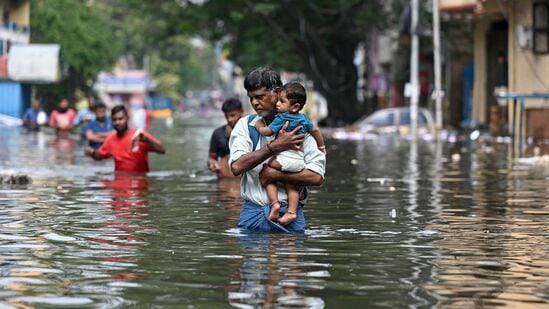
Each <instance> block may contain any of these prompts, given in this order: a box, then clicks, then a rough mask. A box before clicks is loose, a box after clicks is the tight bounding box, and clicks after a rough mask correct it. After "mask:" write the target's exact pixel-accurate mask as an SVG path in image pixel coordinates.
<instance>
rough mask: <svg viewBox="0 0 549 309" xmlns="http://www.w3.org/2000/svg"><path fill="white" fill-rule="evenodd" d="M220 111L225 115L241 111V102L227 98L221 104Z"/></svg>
mask: <svg viewBox="0 0 549 309" xmlns="http://www.w3.org/2000/svg"><path fill="white" fill-rule="evenodd" d="M221 110H222V111H223V112H224V113H225V114H226V113H230V112H234V111H241V110H242V102H240V100H239V99H237V98H228V99H227V100H225V101H224V102H223V105H222V106H221Z"/></svg>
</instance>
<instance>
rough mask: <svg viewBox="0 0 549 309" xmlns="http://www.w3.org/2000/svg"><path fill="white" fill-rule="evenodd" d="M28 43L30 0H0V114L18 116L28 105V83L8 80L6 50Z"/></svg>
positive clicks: (29, 87)
mask: <svg viewBox="0 0 549 309" xmlns="http://www.w3.org/2000/svg"><path fill="white" fill-rule="evenodd" d="M29 43H30V1H29V0H0V114H4V115H8V116H12V117H21V116H22V114H23V112H24V109H25V108H26V107H27V106H28V105H29V104H30V98H31V86H30V85H27V84H23V83H20V82H17V81H12V80H9V79H8V53H9V51H10V48H11V47H12V46H13V45H16V44H29Z"/></svg>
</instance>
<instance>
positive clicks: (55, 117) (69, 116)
mask: <svg viewBox="0 0 549 309" xmlns="http://www.w3.org/2000/svg"><path fill="white" fill-rule="evenodd" d="M75 118H76V113H75V112H74V110H73V109H72V108H70V107H69V100H67V99H65V98H63V99H61V101H59V104H58V105H57V109H55V110H54V111H53V112H52V113H51V115H50V122H49V125H50V127H52V128H54V129H55V132H56V133H57V135H59V134H67V133H69V132H70V131H71V130H72V129H73V128H74V119H75Z"/></svg>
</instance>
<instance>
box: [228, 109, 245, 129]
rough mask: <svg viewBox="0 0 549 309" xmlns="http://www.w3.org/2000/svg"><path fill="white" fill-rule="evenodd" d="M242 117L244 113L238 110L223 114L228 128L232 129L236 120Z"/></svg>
mask: <svg viewBox="0 0 549 309" xmlns="http://www.w3.org/2000/svg"><path fill="white" fill-rule="evenodd" d="M242 115H244V111H243V110H241V109H239V110H235V111H230V112H226V113H225V119H227V124H228V125H229V127H231V128H234V126H235V125H236V122H237V121H238V119H240V118H241V117H242Z"/></svg>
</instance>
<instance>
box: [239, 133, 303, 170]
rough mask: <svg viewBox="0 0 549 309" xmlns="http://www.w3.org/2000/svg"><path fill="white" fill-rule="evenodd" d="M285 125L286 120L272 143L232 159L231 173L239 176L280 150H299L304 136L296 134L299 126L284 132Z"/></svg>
mask: <svg viewBox="0 0 549 309" xmlns="http://www.w3.org/2000/svg"><path fill="white" fill-rule="evenodd" d="M287 127H288V122H286V123H285V124H284V125H283V126H282V129H280V132H279V133H278V137H277V139H275V140H274V141H273V142H272V143H270V144H268V145H265V146H263V147H261V148H260V149H258V150H256V151H252V152H249V153H247V154H245V155H243V156H241V157H240V158H238V160H236V161H234V162H233V163H232V164H231V172H232V173H233V175H235V176H239V175H241V174H242V173H244V172H246V171H248V170H250V169H252V168H254V167H256V166H257V165H258V164H260V163H261V162H263V161H265V160H266V159H267V158H269V157H271V156H273V155H275V154H276V153H279V152H281V151H284V150H288V149H296V150H299V149H300V145H301V143H302V142H303V137H304V136H303V134H299V135H296V132H297V131H298V130H299V129H301V126H298V127H297V128H295V129H294V130H293V131H290V132H286V128H287Z"/></svg>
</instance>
